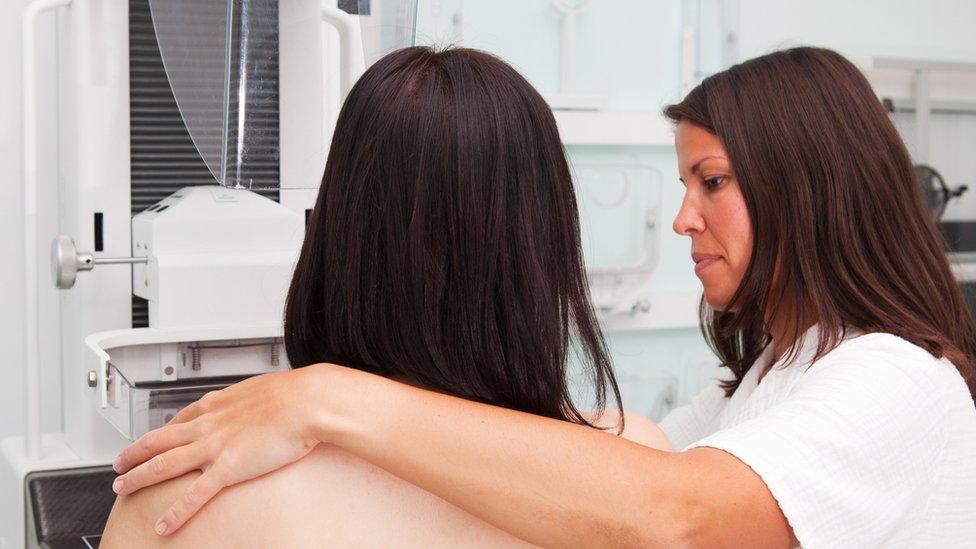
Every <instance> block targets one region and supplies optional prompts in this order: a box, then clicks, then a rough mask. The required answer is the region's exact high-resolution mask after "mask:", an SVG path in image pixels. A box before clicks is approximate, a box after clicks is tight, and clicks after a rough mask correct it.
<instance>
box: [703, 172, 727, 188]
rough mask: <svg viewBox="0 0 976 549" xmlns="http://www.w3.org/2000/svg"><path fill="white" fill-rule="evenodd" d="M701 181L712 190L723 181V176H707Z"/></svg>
mask: <svg viewBox="0 0 976 549" xmlns="http://www.w3.org/2000/svg"><path fill="white" fill-rule="evenodd" d="M703 182H704V183H705V188H707V189H708V190H710V191H712V190H715V189H717V188H719V187H720V186H721V185H722V183H724V182H725V176H724V175H720V176H718V177H709V178H708V179H705V180H703Z"/></svg>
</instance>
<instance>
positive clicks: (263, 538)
mask: <svg viewBox="0 0 976 549" xmlns="http://www.w3.org/2000/svg"><path fill="white" fill-rule="evenodd" d="M199 474H200V473H198V472H196V473H192V474H187V475H184V476H182V477H180V478H177V479H173V480H171V481H167V482H164V483H161V484H158V485H155V486H151V487H149V488H146V489H143V490H141V491H139V492H136V493H135V494H132V495H129V496H123V497H119V498H118V500H117V501H116V504H115V507H114V508H113V510H112V514H111V516H110V517H109V521H108V525H107V526H106V529H105V534H104V535H103V538H102V547H105V548H108V549H112V548H115V547H148V548H153V547H164V546H165V547H203V546H208V545H213V544H214V543H215V541H216V540H219V541H220V543H219V545H221V546H228V547H230V546H233V547H270V546H277V547H314V546H321V545H322V544H323V540H329V543H330V544H332V545H335V546H364V545H368V546H400V547H434V546H445V547H447V546H457V545H459V544H460V545H465V546H490V547H498V546H521V545H522V543H521V542H519V541H518V540H516V539H515V538H512V537H511V536H509V535H508V534H505V533H504V532H502V531H500V530H498V529H496V528H494V527H493V526H490V525H488V524H487V523H484V522H482V521H480V520H478V519H476V518H474V517H473V516H471V515H469V514H467V513H465V512H464V511H462V510H460V509H458V508H456V507H454V506H453V505H450V504H448V503H447V502H445V501H444V500H442V499H440V498H438V497H436V496H434V495H432V494H430V493H428V492H425V491H423V490H421V489H420V488H417V487H416V486H414V485H412V484H409V483H407V482H405V481H402V480H400V479H398V478H396V477H394V476H393V475H391V474H389V473H387V472H386V471H384V470H382V469H380V468H378V467H374V466H373V465H370V464H369V463H367V462H365V461H362V460H360V459H359V458H357V457H355V456H353V455H352V454H349V453H348V452H345V451H343V450H341V449H339V448H337V447H334V446H329V445H325V444H320V445H319V446H317V447H316V448H315V449H314V450H313V451H312V452H311V453H310V454H309V455H308V456H306V457H304V458H302V459H301V460H299V461H297V462H295V463H292V464H291V465H288V466H287V467H284V468H282V469H279V470H277V471H275V472H272V473H269V474H268V475H265V476H262V477H258V478H256V479H252V480H250V481H247V482H244V483H241V484H238V485H235V486H232V487H230V488H228V489H225V490H223V491H221V492H220V493H219V494H218V495H217V497H216V498H214V500H213V501H212V502H211V503H209V504H207V505H205V506H204V507H203V508H202V509H201V510H200V512H199V513H198V514H197V515H196V516H195V517H194V518H193V519H192V520H191V521H189V522H188V523H187V524H186V525H185V526H184V527H183V528H181V529H180V530H178V531H177V532H176V533H174V534H172V535H171V536H167V537H166V538H161V537H159V536H157V535H156V534H155V533H154V532H153V530H152V528H153V526H154V525H155V523H156V520H157V519H158V518H159V517H161V516H162V515H163V514H164V513H165V512H166V510H167V509H168V508H169V506H170V505H171V504H172V503H173V502H175V501H176V500H177V498H179V497H181V496H182V494H183V492H184V491H185V490H186V488H187V487H189V486H190V484H191V483H192V482H193V480H194V479H196V478H197V477H198V476H199Z"/></svg>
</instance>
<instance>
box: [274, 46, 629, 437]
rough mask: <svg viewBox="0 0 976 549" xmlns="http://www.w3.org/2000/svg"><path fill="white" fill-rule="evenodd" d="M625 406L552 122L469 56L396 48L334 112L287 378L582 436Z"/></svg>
mask: <svg viewBox="0 0 976 549" xmlns="http://www.w3.org/2000/svg"><path fill="white" fill-rule="evenodd" d="M571 344H572V348H573V349H575V350H577V351H578V352H579V355H580V357H581V358H582V360H583V362H584V364H585V365H586V366H587V367H588V368H587V369H588V371H589V373H590V374H592V380H593V384H594V388H595V390H596V401H597V405H598V408H602V407H603V406H604V404H605V398H606V396H605V395H606V393H607V391H610V392H611V393H612V395H613V398H614V400H615V403H616V408H617V409H618V410H620V393H619V390H618V387H617V382H616V380H615V378H614V374H613V370H612V368H611V363H610V359H609V356H608V353H607V350H606V347H605V344H604V341H603V337H602V335H601V333H600V329H599V326H598V324H597V321H596V319H595V315H594V312H593V309H592V306H591V304H590V301H589V295H588V287H587V283H586V276H585V271H584V268H583V258H582V252H581V248H580V235H579V219H578V214H577V207H576V198H575V195H574V191H573V184H572V180H571V177H570V171H569V167H568V165H567V162H566V158H565V153H564V151H563V148H562V143H561V142H560V138H559V133H558V131H557V129H556V122H555V119H554V118H553V116H552V111H551V110H550V108H549V106H548V105H547V104H546V102H545V101H544V100H543V99H542V97H541V96H540V95H539V94H538V92H536V91H535V89H533V88H532V86H531V85H529V83H528V82H526V80H525V79H524V78H522V76H520V75H519V74H518V73H517V72H516V71H515V70H514V69H512V68H511V67H510V66H508V65H507V64H505V63H504V62H502V61H501V60H499V59H497V58H495V57H493V56H491V55H489V54H487V53H484V52H480V51H477V50H471V49H461V48H457V49H448V50H445V51H440V52H438V51H434V50H432V49H430V48H426V47H413V48H406V49H403V50H399V51H396V52H393V53H391V54H389V55H387V56H386V57H384V58H383V59H381V60H379V61H377V62H376V63H375V64H374V65H372V66H371V67H370V68H369V70H367V71H366V73H365V74H364V75H363V76H362V77H361V78H360V79H359V81H358V83H357V84H356V85H355V86H354V88H353V89H352V91H351V93H350V94H349V97H348V99H346V102H345V104H344V105H343V107H342V111H341V112H340V114H339V119H338V122H337V125H336V130H335V134H334V137H333V140H332V147H331V149H330V151H329V158H328V162H327V164H326V167H325V174H324V176H323V177H322V185H321V187H320V190H319V194H318V200H317V202H316V204H315V209H314V211H313V212H312V214H311V217H310V219H309V224H308V228H307V233H306V237H305V242H304V245H303V246H302V252H301V257H300V259H299V261H298V265H297V267H296V270H295V274H294V277H293V279H292V282H291V288H290V290H289V292H288V300H287V304H286V310H285V348H286V350H287V353H288V358H289V360H290V362H291V364H292V366H294V367H301V366H306V365H309V364H313V363H318V362H333V363H338V364H343V365H346V366H350V367H354V368H358V369H361V370H366V371H368V372H373V373H376V374H380V375H384V376H391V377H401V378H405V379H407V380H410V381H412V382H415V383H418V384H421V385H423V386H425V387H428V388H431V389H434V390H438V391H442V392H445V393H449V394H453V395H457V396H461V397H465V398H469V399H473V400H477V401H480V402H485V403H489V404H494V405H498V406H504V407H508V408H513V409H517V410H522V411H526V412H531V413H534V414H539V415H543V416H548V417H552V418H557V419H563V420H570V421H574V422H578V423H583V424H588V422H587V421H586V420H585V419H584V417H583V416H582V415H581V413H580V412H579V411H578V410H577V408H576V406H574V404H573V402H572V400H571V397H570V390H569V386H568V381H567V376H566V373H567V371H566V370H567V357H568V354H569V350H570V348H571Z"/></svg>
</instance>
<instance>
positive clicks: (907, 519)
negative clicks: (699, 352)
mask: <svg viewBox="0 0 976 549" xmlns="http://www.w3.org/2000/svg"><path fill="white" fill-rule="evenodd" d="M817 338H818V332H817V327H816V326H815V327H813V328H811V329H810V330H809V331H808V332H807V333H806V334H805V337H804V338H803V342H802V343H801V345H800V348H799V353H798V354H797V356H796V358H795V359H794V360H793V361H792V362H791V363H790V364H788V365H785V366H784V365H783V364H780V363H777V364H776V365H774V366H773V368H772V369H771V370H770V371H769V373H768V374H766V376H765V377H763V379H762V380H761V382H760V380H759V376H760V374H761V371H762V369H763V367H762V366H763V365H764V364H767V363H768V360H769V358H770V357H769V352H770V349H767V351H766V353H764V354H763V356H762V357H761V358H760V360H758V361H757V362H756V364H754V365H753V366H752V367H751V368H750V369H749V371H748V372H747V373H746V375H745V377H744V378H743V380H742V384H741V385H740V386H739V387H738V389H737V390H736V391H735V393H734V394H733V395H732V397H731V398H725V394H724V391H723V390H722V389H721V388H720V387H719V386H718V384H717V383H716V384H714V385H711V386H709V387H708V388H706V389H705V391H703V392H702V393H701V394H700V395H699V396H697V397H696V398H695V399H694V400H693V401H692V402H691V403H690V404H689V405H687V406H684V407H681V408H678V409H677V410H675V411H673V412H672V413H671V414H669V415H668V416H667V417H666V418H665V419H664V421H663V422H662V423H661V428H662V429H663V430H664V432H665V433H666V434H667V435H668V437H669V438H670V439H671V442H672V444H673V445H674V447H675V448H695V447H699V446H707V447H711V448H718V449H720V450H723V451H725V452H728V453H729V454H732V455H733V456H735V457H736V458H738V459H739V460H741V461H742V462H744V463H745V464H747V465H748V466H749V467H751V468H752V470H753V471H755V472H756V474H758V475H759V476H760V477H761V478H762V480H763V482H765V483H766V486H767V487H768V488H769V490H770V492H772V495H773V497H775V498H776V501H777V502H778V503H779V506H780V509H781V510H782V511H783V514H784V515H786V518H787V520H788V521H789V523H790V526H791V527H792V528H793V533H794V534H795V535H796V537H797V539H798V540H799V541H800V545H802V546H803V547H805V548H807V549H816V548H819V547H832V548H833V547H858V548H861V547H976V406H974V404H973V399H972V397H971V396H970V394H969V391H968V389H967V388H966V384H965V382H964V381H963V379H962V376H960V375H959V372H958V371H957V370H956V368H955V367H954V366H953V365H952V364H951V363H950V362H948V361H947V360H945V359H941V360H940V359H936V358H935V357H933V356H932V355H930V354H929V353H927V352H926V351H925V350H923V349H921V348H919V347H917V346H915V345H913V344H911V343H909V342H907V341H905V340H903V339H901V338H899V337H896V336H893V335H891V334H880V333H878V334H867V335H858V336H853V337H849V338H848V339H846V340H845V341H843V342H841V343H840V344H839V345H838V346H837V347H836V348H835V349H834V350H833V351H831V352H830V353H828V354H827V355H825V356H824V357H822V358H821V359H820V360H818V361H816V362H815V363H812V364H811V362H810V358H811V357H812V356H813V354H814V352H815V349H816V346H817ZM729 375H730V374H729Z"/></svg>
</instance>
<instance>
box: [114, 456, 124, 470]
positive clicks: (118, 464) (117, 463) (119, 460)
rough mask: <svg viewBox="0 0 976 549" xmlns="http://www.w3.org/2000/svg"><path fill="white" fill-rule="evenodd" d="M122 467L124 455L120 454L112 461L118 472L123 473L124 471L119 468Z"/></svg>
mask: <svg viewBox="0 0 976 549" xmlns="http://www.w3.org/2000/svg"><path fill="white" fill-rule="evenodd" d="M121 467H122V456H119V457H117V458H115V461H113V462H112V469H114V470H115V472H116V473H121V472H122V471H119V468H121Z"/></svg>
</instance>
